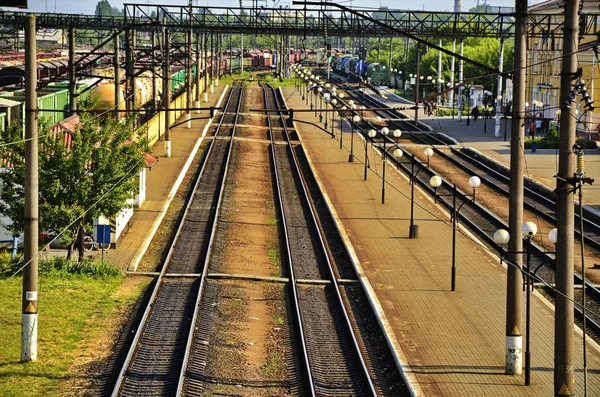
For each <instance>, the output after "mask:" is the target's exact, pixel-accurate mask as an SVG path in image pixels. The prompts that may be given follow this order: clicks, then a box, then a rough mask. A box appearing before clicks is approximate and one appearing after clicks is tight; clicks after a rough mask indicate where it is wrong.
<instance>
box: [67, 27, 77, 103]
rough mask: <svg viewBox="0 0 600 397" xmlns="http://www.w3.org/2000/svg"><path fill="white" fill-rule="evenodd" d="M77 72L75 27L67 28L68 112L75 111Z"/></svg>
mask: <svg viewBox="0 0 600 397" xmlns="http://www.w3.org/2000/svg"><path fill="white" fill-rule="evenodd" d="M76 77H77V74H76V69H75V28H69V114H70V115H73V114H75V112H76V111H77V78H76Z"/></svg>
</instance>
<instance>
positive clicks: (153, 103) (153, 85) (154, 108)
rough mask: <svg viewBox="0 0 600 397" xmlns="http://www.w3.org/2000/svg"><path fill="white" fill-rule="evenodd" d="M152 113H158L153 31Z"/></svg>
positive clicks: (154, 33)
mask: <svg viewBox="0 0 600 397" xmlns="http://www.w3.org/2000/svg"><path fill="white" fill-rule="evenodd" d="M151 34H152V113H156V98H157V97H158V84H157V81H156V32H155V31H152V32H151ZM158 130H159V138H160V128H159V129H158Z"/></svg>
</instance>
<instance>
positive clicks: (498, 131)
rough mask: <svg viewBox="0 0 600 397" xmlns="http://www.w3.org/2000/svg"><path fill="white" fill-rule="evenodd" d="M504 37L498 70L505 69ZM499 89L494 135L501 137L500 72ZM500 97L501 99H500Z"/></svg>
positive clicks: (499, 76) (501, 41)
mask: <svg viewBox="0 0 600 397" xmlns="http://www.w3.org/2000/svg"><path fill="white" fill-rule="evenodd" d="M503 64H504V38H500V53H499V54H498V70H499V71H500V72H502V70H504V67H503ZM497 85H498V90H497V95H496V124H495V125H494V137H495V138H500V116H501V113H502V74H501V73H500V74H498V82H497ZM498 98H500V99H498Z"/></svg>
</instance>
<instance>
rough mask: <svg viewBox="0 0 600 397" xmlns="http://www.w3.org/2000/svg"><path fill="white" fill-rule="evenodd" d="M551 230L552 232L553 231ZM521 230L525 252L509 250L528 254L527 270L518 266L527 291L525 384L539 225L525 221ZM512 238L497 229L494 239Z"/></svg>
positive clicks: (498, 241) (528, 370)
mask: <svg viewBox="0 0 600 397" xmlns="http://www.w3.org/2000/svg"><path fill="white" fill-rule="evenodd" d="M552 231H554V241H553V242H556V229H552ZM552 231H551V232H552ZM521 232H522V233H523V236H525V240H526V241H527V244H526V250H525V252H522V251H518V252H507V254H508V253H511V254H526V255H527V256H526V262H525V263H526V265H527V272H525V271H523V269H522V268H521V267H520V266H516V265H515V266H516V268H517V269H519V271H521V273H522V274H523V275H524V276H525V288H526V291H527V295H526V304H525V386H529V385H530V384H531V290H533V275H535V271H537V269H536V270H535V271H534V272H532V271H531V240H532V239H533V237H534V236H535V235H536V234H537V225H536V224H535V223H533V222H525V223H524V224H523V226H522V227H521ZM548 237H549V239H550V241H552V240H553V238H552V236H551V235H550V233H549V234H548ZM509 240H510V235H509V234H508V232H507V231H506V230H504V229H499V230H496V232H495V233H494V241H495V242H496V244H498V245H506V244H508V242H509Z"/></svg>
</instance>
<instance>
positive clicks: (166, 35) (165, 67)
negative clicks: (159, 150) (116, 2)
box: [163, 28, 171, 157]
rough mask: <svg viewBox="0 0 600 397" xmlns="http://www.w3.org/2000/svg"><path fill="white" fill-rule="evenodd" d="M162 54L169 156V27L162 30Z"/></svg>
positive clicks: (168, 153) (166, 150)
mask: <svg viewBox="0 0 600 397" xmlns="http://www.w3.org/2000/svg"><path fill="white" fill-rule="evenodd" d="M163 42H164V47H163V48H164V54H163V103H164V109H165V155H166V156H167V157H171V134H169V128H170V127H171V117H170V116H171V114H170V112H169V108H170V106H171V65H170V63H171V60H170V56H169V55H170V54H169V51H170V46H169V29H166V28H165V30H164V37H163Z"/></svg>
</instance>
